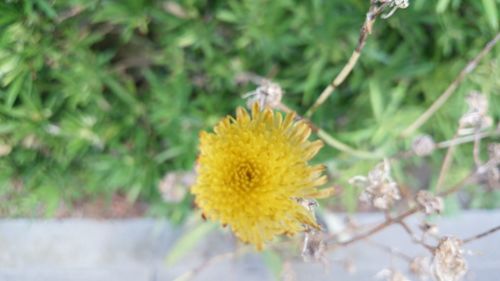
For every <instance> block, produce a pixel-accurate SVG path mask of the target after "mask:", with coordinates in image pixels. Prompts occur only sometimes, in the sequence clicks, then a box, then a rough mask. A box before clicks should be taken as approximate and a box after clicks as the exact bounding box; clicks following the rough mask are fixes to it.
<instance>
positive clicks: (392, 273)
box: [375, 268, 410, 281]
mask: <svg viewBox="0 0 500 281" xmlns="http://www.w3.org/2000/svg"><path fill="white" fill-rule="evenodd" d="M375 278H377V279H384V280H387V281H410V279H408V278H406V276H404V275H403V274H402V273H401V272H399V271H397V270H393V269H388V268H385V269H382V270H381V271H379V272H378V273H377V274H376V275H375Z"/></svg>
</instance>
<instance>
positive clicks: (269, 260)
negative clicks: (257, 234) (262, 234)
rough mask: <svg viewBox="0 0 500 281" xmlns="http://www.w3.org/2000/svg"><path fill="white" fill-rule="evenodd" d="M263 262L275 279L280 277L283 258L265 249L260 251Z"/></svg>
mask: <svg viewBox="0 0 500 281" xmlns="http://www.w3.org/2000/svg"><path fill="white" fill-rule="evenodd" d="M262 258H263V259H264V263H265V264H266V265H267V267H268V268H269V269H270V270H271V272H272V273H273V275H274V277H275V278H276V280H279V279H280V276H281V272H282V271H283V259H282V258H281V257H280V255H278V253H276V252H275V251H272V250H265V251H264V252H262Z"/></svg>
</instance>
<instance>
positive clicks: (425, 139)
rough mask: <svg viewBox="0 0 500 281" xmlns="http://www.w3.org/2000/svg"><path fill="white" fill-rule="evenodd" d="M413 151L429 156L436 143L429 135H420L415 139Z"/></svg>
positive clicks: (418, 154)
mask: <svg viewBox="0 0 500 281" xmlns="http://www.w3.org/2000/svg"><path fill="white" fill-rule="evenodd" d="M411 149H412V151H413V153H414V154H415V155H417V156H427V155H430V154H432V152H434V149H436V143H435V142H434V140H433V139H432V137H431V136H429V135H422V136H418V137H416V138H415V140H413V143H412V145H411Z"/></svg>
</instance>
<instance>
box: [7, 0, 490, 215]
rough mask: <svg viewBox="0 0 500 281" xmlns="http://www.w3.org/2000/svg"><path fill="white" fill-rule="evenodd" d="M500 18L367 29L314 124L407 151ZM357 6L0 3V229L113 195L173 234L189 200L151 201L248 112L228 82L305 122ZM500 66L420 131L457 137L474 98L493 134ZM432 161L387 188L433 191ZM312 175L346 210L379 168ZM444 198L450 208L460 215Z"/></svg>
mask: <svg viewBox="0 0 500 281" xmlns="http://www.w3.org/2000/svg"><path fill="white" fill-rule="evenodd" d="M499 5H500V1H498V0H481V1H463V0H438V1H423V0H421V1H417V0H414V1H410V7H409V8H407V9H405V10H398V11H397V12H396V14H395V15H393V16H392V17H390V18H389V19H387V20H381V19H379V20H377V22H376V23H375V26H374V29H373V33H372V35H371V36H370V37H369V39H368V42H367V45H366V47H365V49H364V50H363V54H362V57H361V59H360V62H359V63H358V65H357V66H356V67H355V69H354V71H353V73H352V75H351V76H350V77H349V78H348V80H347V81H346V82H345V83H344V84H343V85H342V86H341V87H340V88H339V89H338V90H337V91H336V92H335V93H334V94H333V96H332V97H331V98H330V99H329V100H328V101H327V102H326V103H325V104H324V105H323V106H322V107H321V108H320V109H319V110H318V112H317V113H316V114H315V115H314V116H313V121H314V122H315V123H316V124H317V125H318V126H320V127H322V128H323V129H325V130H326V131H327V132H330V133H331V134H332V135H333V136H335V137H336V138H338V139H339V140H341V141H343V142H345V143H347V144H349V145H351V146H353V147H356V148H360V149H364V150H377V151H381V152H382V153H383V154H385V155H391V154H394V153H396V152H398V151H402V150H405V149H408V147H409V144H410V143H411V137H410V138H408V139H400V138H398V135H399V134H400V133H401V131H402V130H403V129H404V128H406V127H407V126H408V125H409V124H410V123H411V122H412V121H413V120H415V118H416V117H417V116H419V114H421V113H422V112H423V111H424V110H425V109H426V108H428V107H429V105H430V104H431V103H432V102H433V101H434V100H435V99H436V98H437V97H438V96H439V95H440V94H441V93H442V92H443V91H444V89H445V88H446V87H447V86H448V85H449V84H450V83H451V82H452V81H453V80H454V78H455V77H456V75H457V74H458V73H459V72H460V70H461V69H462V68H463V67H464V66H465V65H466V63H467V62H468V61H469V60H471V59H472V58H473V57H474V56H475V55H476V54H477V53H478V52H479V51H480V50H481V48H482V47H483V46H484V45H485V43H486V42H488V41H489V40H491V38H493V37H494V35H495V34H496V33H497V32H498V28H499V24H498V23H499V20H498V7H499ZM368 7H369V1H368V0H342V1H340V0H339V1H334V0H332V1H326V0H310V1H300V0H242V1H216V0H213V1H210V0H183V1H153V0H122V1H107V0H101V1H98V0H67V1H56V0H24V1H16V0H11V1H2V3H1V4H0V201H1V202H0V215H1V216H54V215H57V214H58V210H60V209H61V206H62V205H64V206H66V208H69V209H72V208H75V207H76V206H77V205H78V202H81V201H93V200H96V199H97V198H100V199H102V198H104V202H109V203H110V204H111V203H112V198H114V197H113V196H116V194H120V195H121V196H123V197H124V198H126V201H127V202H142V203H143V204H146V205H147V206H148V208H147V210H148V211H147V214H149V215H159V216H167V217H170V218H171V219H172V220H174V221H181V220H182V219H183V217H185V216H186V214H188V213H189V212H190V210H192V203H191V201H192V200H191V199H192V198H191V197H190V196H189V195H187V196H185V197H184V199H183V200H182V201H181V202H178V203H165V202H164V201H163V200H162V199H161V195H160V193H159V191H158V188H157V187H158V185H159V182H160V180H161V179H162V178H163V177H164V175H165V174H167V173H168V172H170V171H179V170H186V171H188V170H191V169H192V168H193V166H194V162H195V159H196V155H197V138H198V133H199V131H200V130H209V129H210V127H212V126H213V125H214V124H215V123H216V122H217V121H218V120H219V119H220V118H221V117H223V116H224V115H226V114H232V113H233V112H234V110H235V108H236V106H238V105H244V104H245V101H244V100H243V99H242V98H241V96H242V95H243V94H244V93H246V92H248V91H251V90H253V89H254V88H255V85H251V84H241V83H238V81H237V79H236V78H237V76H238V75H239V74H241V73H244V72H250V73H255V74H257V75H261V76H263V77H267V78H270V79H272V80H273V81H275V82H277V83H279V84H280V85H281V86H282V87H283V89H284V90H285V92H286V94H285V96H284V99H283V102H284V103H286V104H287V105H288V106H290V107H292V108H293V109H295V110H297V111H298V112H299V113H300V114H303V113H304V112H305V111H306V109H307V108H308V107H309V106H311V105H312V104H313V102H314V101H315V99H316V98H317V97H318V95H319V94H320V93H321V90H322V89H323V88H324V87H325V86H326V85H327V84H328V83H329V82H330V81H331V79H332V78H333V77H334V76H335V75H336V74H337V73H338V72H339V71H340V69H341V68H342V66H343V65H344V64H345V63H346V62H347V59H348V58H349V56H350V55H351V52H352V50H353V48H354V47H355V45H356V43H357V40H358V34H359V29H360V27H361V25H362V23H363V21H364V18H365V13H366V11H367V10H368ZM499 53H500V49H499V48H498V47H496V48H495V49H493V51H492V52H491V53H490V54H489V55H488V56H487V57H486V58H485V59H484V60H483V61H481V63H480V65H479V67H478V69H476V70H475V71H474V73H473V74H471V75H469V76H468V77H467V79H466V80H465V81H464V83H463V84H461V86H460V87H459V89H458V90H457V92H456V93H455V94H454V96H453V97H452V98H451V99H450V100H449V101H448V102H447V104H446V105H445V106H444V107H443V108H442V109H441V110H439V112H438V113H437V114H436V115H435V116H434V117H433V118H432V119H431V120H430V122H428V123H426V124H425V125H424V126H423V127H422V128H420V131H419V133H427V134H430V135H431V136H432V137H433V138H434V139H436V140H437V141H443V140H447V139H450V138H452V136H453V135H454V133H455V130H456V129H457V124H458V120H459V118H460V116H461V115H462V114H463V113H464V112H465V111H466V104H465V102H464V97H465V96H466V95H467V94H468V93H469V92H470V91H471V90H477V91H480V92H482V93H484V94H485V95H486V96H487V97H488V99H489V101H490V115H491V116H492V117H493V119H494V120H495V124H496V122H498V120H499V118H500V79H499V77H500V69H499V66H500V56H499ZM412 137H413V136H412ZM488 141H491V140H488ZM488 141H487V142H488ZM471 151H472V146H471V145H470V144H466V145H463V146H461V147H460V148H459V149H458V150H457V152H456V153H455V160H456V161H455V163H454V166H453V169H452V172H451V173H450V176H449V178H450V179H449V180H450V182H453V181H454V180H455V181H456V180H458V179H459V178H460V177H461V175H464V174H466V173H467V172H468V171H469V170H470V169H471V167H472V166H473V160H472V153H471ZM483 152H484V154H483V157H486V152H485V149H483ZM443 155H444V151H437V152H436V153H434V154H433V155H432V156H431V157H428V158H426V159H409V160H408V161H406V162H405V163H402V164H398V165H396V166H395V167H394V169H395V177H396V178H397V179H398V180H400V181H402V182H405V183H406V185H407V187H408V188H409V189H412V188H418V184H415V183H416V182H418V181H416V180H415V179H413V180H412V178H414V177H412V175H410V174H409V173H407V171H408V169H410V168H409V167H417V168H418V167H420V168H422V169H427V170H428V172H427V173H426V175H429V179H428V183H429V184H427V185H424V187H426V188H428V187H431V188H432V183H433V182H435V180H436V177H437V173H438V171H439V167H440V165H441V162H442V158H443ZM316 161H318V162H323V163H326V164H327V166H328V168H329V171H330V173H331V174H332V175H334V176H335V177H336V184H338V185H340V186H343V187H344V191H343V192H342V194H341V195H339V196H338V197H337V198H335V199H333V200H330V201H328V202H326V204H327V205H329V206H332V207H335V208H339V209H347V210H355V208H356V194H357V192H358V191H357V190H355V189H353V188H350V187H349V186H348V185H346V184H345V183H346V181H347V179H348V178H350V177H351V176H353V175H357V174H366V172H367V171H369V170H370V169H371V168H372V167H373V165H374V164H375V163H377V162H378V161H379V160H373V161H372V160H370V161H366V160H360V159H357V158H356V157H354V156H352V155H349V154H346V153H343V152H340V151H337V150H335V149H333V148H329V147H325V148H324V149H323V150H322V151H321V153H320V156H319V157H318V158H317V159H316ZM420 182H422V180H421V179H420ZM469 193H470V194H472V195H471V198H472V199H471V200H470V202H469V203H468V204H467V206H468V207H481V208H493V207H498V205H499V202H500V195H499V191H498V190H497V191H495V190H487V189H485V188H480V187H477V186H471V187H470V188H469ZM452 199H453V200H451V201H450V202H447V203H449V204H448V205H447V206H454V205H455V206H458V204H459V203H460V202H458V200H457V199H456V198H452ZM453 202H456V203H453ZM450 204H451V205H450Z"/></svg>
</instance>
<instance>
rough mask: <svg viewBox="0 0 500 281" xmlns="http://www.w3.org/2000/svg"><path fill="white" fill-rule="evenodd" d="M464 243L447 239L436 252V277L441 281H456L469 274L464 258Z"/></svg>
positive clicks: (455, 239) (442, 241) (450, 238)
mask: <svg viewBox="0 0 500 281" xmlns="http://www.w3.org/2000/svg"><path fill="white" fill-rule="evenodd" d="M461 247H462V241H461V240H459V239H457V238H453V237H445V238H443V239H441V241H440V242H439V245H438V246H437V247H436V250H435V252H434V262H433V269H434V275H435V277H436V279H437V280H439V281H456V280H460V278H461V277H462V276H463V275H464V274H465V273H466V272H467V262H466V261H465V259H464V257H463V250H462V248H461Z"/></svg>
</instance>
